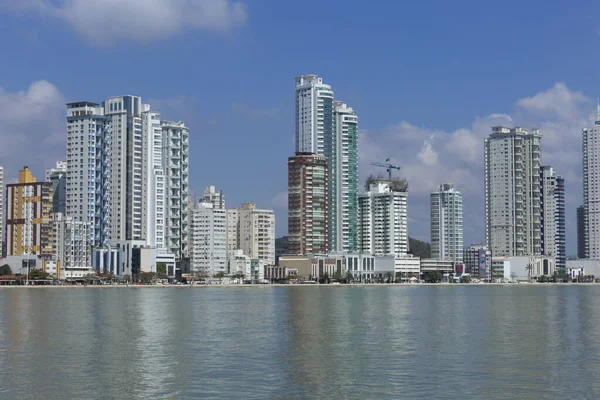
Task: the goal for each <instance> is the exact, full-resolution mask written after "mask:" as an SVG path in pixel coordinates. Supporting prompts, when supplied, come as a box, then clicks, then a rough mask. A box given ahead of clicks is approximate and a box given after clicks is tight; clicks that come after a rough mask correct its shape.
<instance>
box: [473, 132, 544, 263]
mask: <svg viewBox="0 0 600 400" xmlns="http://www.w3.org/2000/svg"><path fill="white" fill-rule="evenodd" d="M541 139H542V135H541V134H540V132H539V130H537V129H533V130H532V132H531V133H529V132H528V131H527V130H526V129H523V128H520V127H516V128H506V127H502V126H496V127H493V128H492V134H491V135H490V136H489V138H487V139H485V162H484V164H485V171H484V173H485V215H486V230H485V236H486V244H487V248H488V249H489V250H491V252H492V256H493V257H514V256H530V255H539V254H541V251H542V247H541V225H540V222H541V221H540V156H541V153H540V143H541Z"/></svg>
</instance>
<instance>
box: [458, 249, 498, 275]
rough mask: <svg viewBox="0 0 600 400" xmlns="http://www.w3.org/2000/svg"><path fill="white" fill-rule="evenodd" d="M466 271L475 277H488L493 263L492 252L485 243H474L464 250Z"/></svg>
mask: <svg viewBox="0 0 600 400" xmlns="http://www.w3.org/2000/svg"><path fill="white" fill-rule="evenodd" d="M463 262H464V266H465V270H464V271H465V272H466V273H468V274H470V275H471V276H473V277H478V278H480V279H487V278H488V277H489V273H490V266H491V265H492V254H491V253H490V251H489V250H488V249H487V247H486V246H485V244H472V245H470V246H469V247H467V248H466V249H465V250H464V252H463Z"/></svg>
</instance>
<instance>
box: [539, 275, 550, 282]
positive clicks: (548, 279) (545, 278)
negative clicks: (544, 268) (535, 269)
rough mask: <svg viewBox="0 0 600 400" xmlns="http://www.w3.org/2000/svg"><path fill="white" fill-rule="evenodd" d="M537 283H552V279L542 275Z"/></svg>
mask: <svg viewBox="0 0 600 400" xmlns="http://www.w3.org/2000/svg"><path fill="white" fill-rule="evenodd" d="M537 281H538V282H539V283H547V282H550V278H548V276H546V275H542V276H540V277H539V278H538V279H537Z"/></svg>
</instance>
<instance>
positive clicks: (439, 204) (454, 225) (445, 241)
mask: <svg viewBox="0 0 600 400" xmlns="http://www.w3.org/2000/svg"><path fill="white" fill-rule="evenodd" d="M430 209H431V221H430V222H431V258H434V259H436V260H444V261H453V262H454V263H455V264H462V262H463V202H462V194H461V193H460V192H459V191H458V190H455V189H454V186H453V185H452V184H449V183H444V184H442V185H440V188H439V190H438V191H436V192H432V193H431V195H430Z"/></svg>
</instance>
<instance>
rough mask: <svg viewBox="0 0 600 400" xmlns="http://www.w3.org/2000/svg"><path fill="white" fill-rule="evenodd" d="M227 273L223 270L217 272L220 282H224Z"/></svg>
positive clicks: (216, 275)
mask: <svg viewBox="0 0 600 400" xmlns="http://www.w3.org/2000/svg"><path fill="white" fill-rule="evenodd" d="M225 276H226V274H225V272H223V271H219V272H217V273H216V274H215V278H217V279H218V280H219V282H220V283H221V282H223V278H225Z"/></svg>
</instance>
